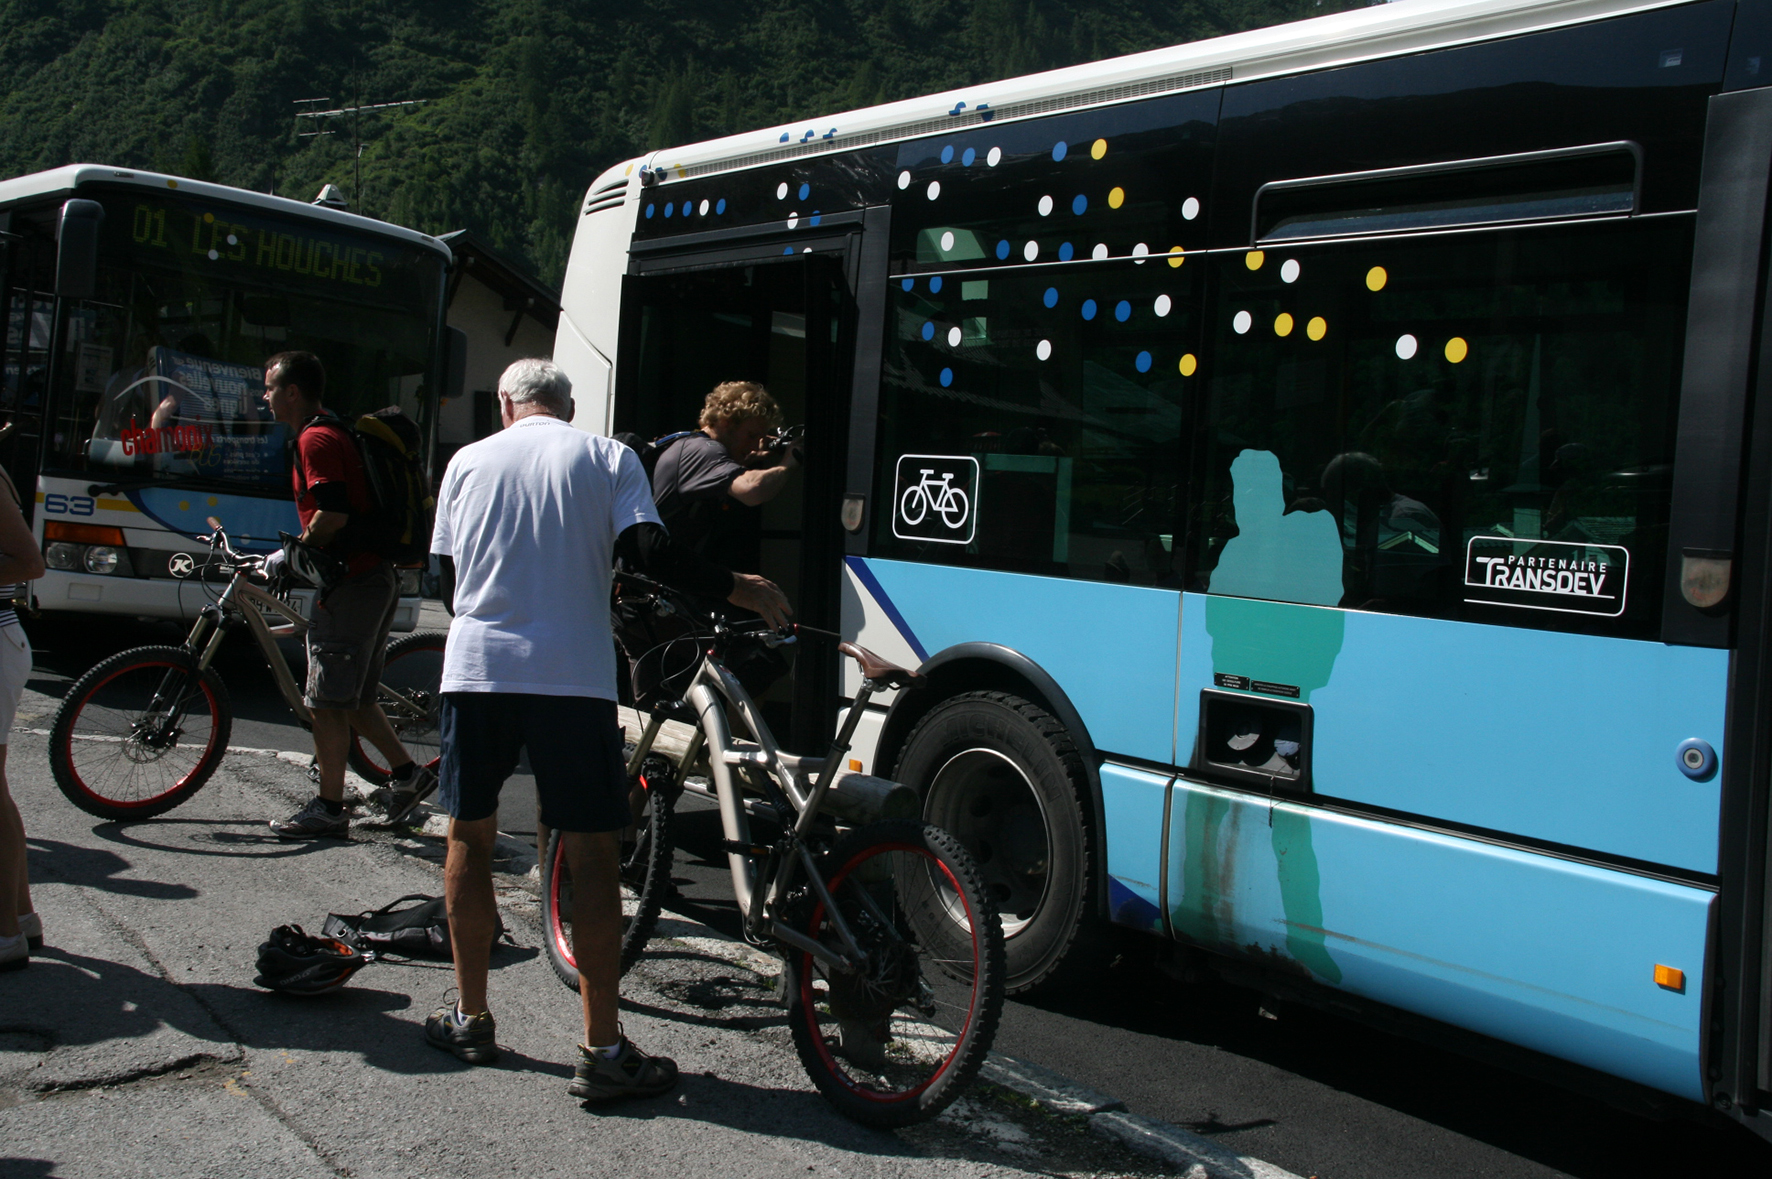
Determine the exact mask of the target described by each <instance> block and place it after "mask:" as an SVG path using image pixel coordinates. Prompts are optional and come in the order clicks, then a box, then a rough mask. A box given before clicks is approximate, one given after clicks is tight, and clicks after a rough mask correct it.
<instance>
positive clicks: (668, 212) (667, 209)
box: [665, 201, 677, 217]
mask: <svg viewBox="0 0 1772 1179" xmlns="http://www.w3.org/2000/svg"><path fill="white" fill-rule="evenodd" d="M676 207H677V205H676V202H675V201H666V202H665V216H666V217H669V216H670V215H671V210H673V209H675V208H676Z"/></svg>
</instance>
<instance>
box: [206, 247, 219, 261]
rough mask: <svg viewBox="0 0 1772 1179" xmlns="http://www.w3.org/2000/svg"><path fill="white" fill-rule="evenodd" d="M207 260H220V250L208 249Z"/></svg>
mask: <svg viewBox="0 0 1772 1179" xmlns="http://www.w3.org/2000/svg"><path fill="white" fill-rule="evenodd" d="M209 260H210V261H211V262H217V261H220V260H221V251H220V250H211V251H209Z"/></svg>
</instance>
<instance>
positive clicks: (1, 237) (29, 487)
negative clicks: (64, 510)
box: [0, 209, 55, 520]
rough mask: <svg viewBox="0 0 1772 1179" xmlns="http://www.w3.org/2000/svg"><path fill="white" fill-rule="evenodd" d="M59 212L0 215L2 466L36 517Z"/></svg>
mask: <svg viewBox="0 0 1772 1179" xmlns="http://www.w3.org/2000/svg"><path fill="white" fill-rule="evenodd" d="M54 270H55V221H54V210H53V209H52V210H49V211H48V212H47V213H46V214H45V215H44V216H42V217H36V216H32V215H29V214H26V213H22V212H19V211H17V210H12V211H8V212H5V213H0V424H4V425H10V427H11V429H10V430H7V431H6V433H5V434H4V435H3V436H0V466H4V467H5V468H6V473H7V474H8V475H11V476H12V481H13V483H14V484H15V485H16V486H17V487H18V489H19V496H20V498H21V499H22V500H23V501H24V502H23V507H24V511H25V519H26V520H30V519H32V518H33V516H34V509H35V507H36V498H37V497H36V494H35V492H36V487H37V468H38V465H39V461H40V458H41V453H42V434H43V425H42V423H43V410H44V398H45V397H46V395H47V393H48V390H49V378H50V360H51V357H52V355H53V353H52V350H51V344H52V341H53V338H54V334H55V296H54V294H53V293H52V290H51V288H52V286H53V279H52V276H53V274H54Z"/></svg>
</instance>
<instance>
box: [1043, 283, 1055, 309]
mask: <svg viewBox="0 0 1772 1179" xmlns="http://www.w3.org/2000/svg"><path fill="white" fill-rule="evenodd" d="M1043 301H1044V302H1045V304H1046V306H1048V307H1056V306H1058V288H1057V287H1047V288H1046V297H1045V299H1044V300H1043Z"/></svg>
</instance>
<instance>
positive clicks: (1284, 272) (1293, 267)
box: [1280, 258, 1298, 282]
mask: <svg viewBox="0 0 1772 1179" xmlns="http://www.w3.org/2000/svg"><path fill="white" fill-rule="evenodd" d="M1280 281H1281V282H1297V281H1298V259H1297V258H1288V259H1286V260H1285V261H1284V262H1282V263H1280Z"/></svg>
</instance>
